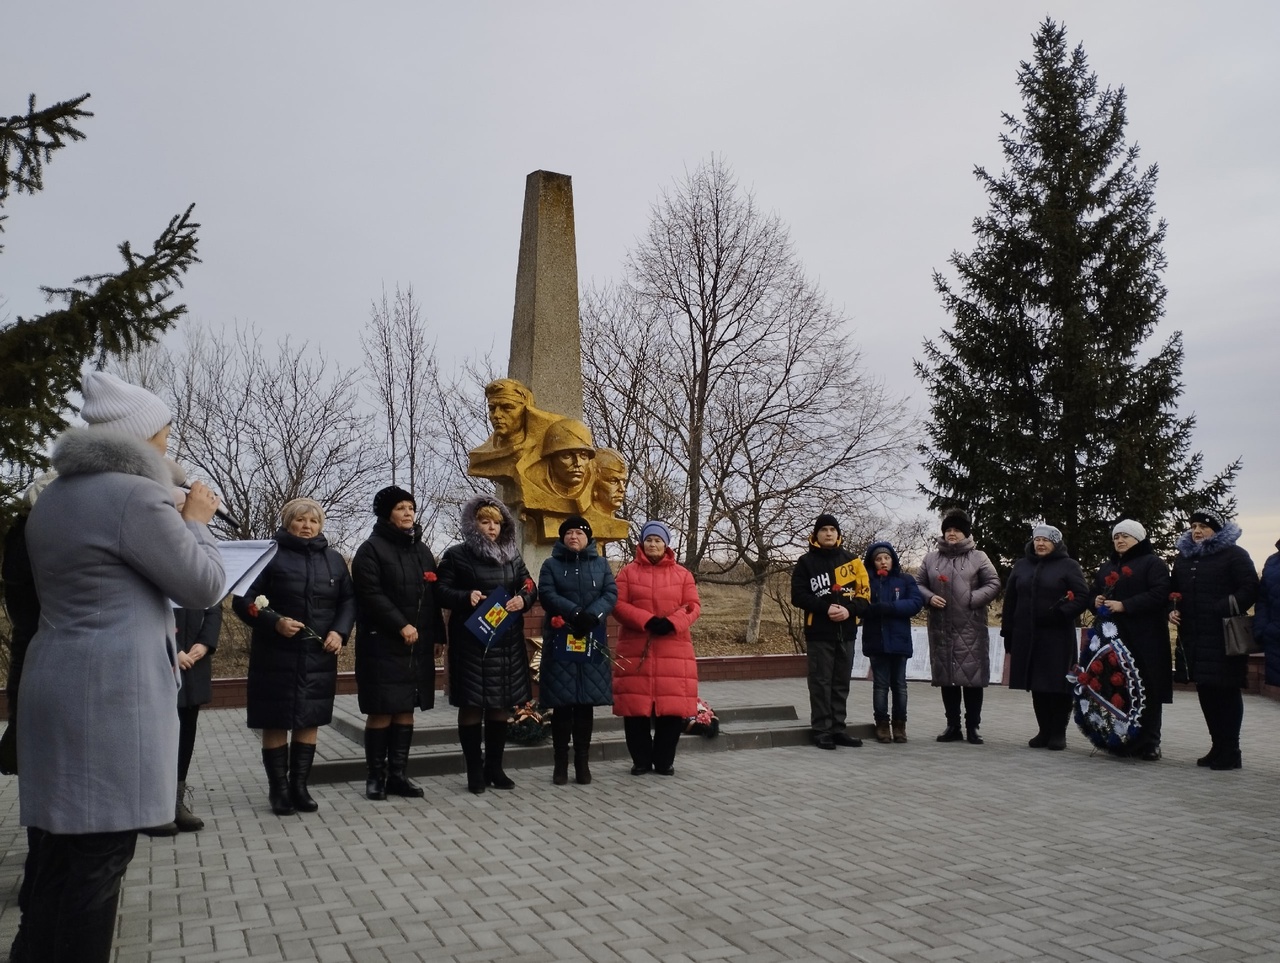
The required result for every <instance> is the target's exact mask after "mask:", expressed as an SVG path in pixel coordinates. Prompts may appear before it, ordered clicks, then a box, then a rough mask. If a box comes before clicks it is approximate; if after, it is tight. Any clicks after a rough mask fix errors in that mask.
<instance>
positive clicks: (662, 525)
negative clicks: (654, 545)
mask: <svg viewBox="0 0 1280 963" xmlns="http://www.w3.org/2000/svg"><path fill="white" fill-rule="evenodd" d="M650 535H657V536H658V537H659V538H660V539H662V544H663V545H667V546H669V545H670V544H671V529H670V528H668V527H667V523H666V522H660V521H658V520H657V519H656V518H655V519H653V520H652V521H648V522H645V523H644V527H643V528H642V529H640V541H642V542H643V541H644V540H645V539H646V538H648V537H649V536H650Z"/></svg>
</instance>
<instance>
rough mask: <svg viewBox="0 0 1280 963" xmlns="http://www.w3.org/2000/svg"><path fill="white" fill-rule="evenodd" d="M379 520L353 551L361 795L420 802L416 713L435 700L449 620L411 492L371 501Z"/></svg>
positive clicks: (396, 490)
mask: <svg viewBox="0 0 1280 963" xmlns="http://www.w3.org/2000/svg"><path fill="white" fill-rule="evenodd" d="M373 514H374V516H375V517H376V518H377V521H376V522H374V525H373V531H372V532H371V533H370V535H369V538H368V539H366V540H365V542H364V543H363V544H361V546H360V547H359V548H358V549H356V555H355V558H354V559H352V561H351V577H352V579H354V581H355V587H356V617H357V622H358V630H357V632H356V692H357V696H358V699H359V705H360V711H361V712H363V713H364V714H365V727H364V759H365V767H366V771H367V772H366V778H365V786H364V794H365V797H366V798H368V799H375V800H383V799H386V798H387V796H404V797H406V798H410V799H419V798H421V797H422V796H423V795H425V793H424V792H423V789H422V787H421V786H419V785H418V784H417V783H415V782H413V781H412V780H411V779H409V776H408V772H407V770H408V766H409V749H410V747H411V746H412V745H413V712H414V710H415V709H430V708H431V707H432V706H434V705H435V702H436V656H437V655H438V654H439V652H440V646H441V645H442V644H443V643H444V618H443V616H442V615H441V613H440V595H439V591H438V584H437V579H438V575H437V573H436V558H435V555H433V554H432V552H431V548H430V546H428V545H426V544H425V543H424V542H423V541H422V526H421V525H419V524H418V522H417V503H416V502H415V501H414V498H413V494H412V493H411V492H408V491H405V489H403V488H400V487H398V486H396V485H390V486H388V487H386V488H384V489H382V490H381V491H379V492H378V493H377V494H376V495H375V496H374V497H373Z"/></svg>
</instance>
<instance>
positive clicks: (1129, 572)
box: [1120, 565, 1133, 578]
mask: <svg viewBox="0 0 1280 963" xmlns="http://www.w3.org/2000/svg"><path fill="white" fill-rule="evenodd" d="M1120 574H1121V575H1123V576H1125V577H1126V578H1128V577H1129V576H1130V575H1132V574H1133V569H1131V568H1130V567H1129V566H1128V565H1126V566H1125V567H1124V568H1122V569H1120Z"/></svg>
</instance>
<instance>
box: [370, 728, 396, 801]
mask: <svg viewBox="0 0 1280 963" xmlns="http://www.w3.org/2000/svg"><path fill="white" fill-rule="evenodd" d="M389 738H390V735H389V733H388V732H387V729H386V728H382V729H369V728H366V729H365V730H364V764H365V767H366V768H367V769H368V776H367V777H366V778H365V783H364V794H365V797H366V798H368V799H386V798H387V740H388V739H389Z"/></svg>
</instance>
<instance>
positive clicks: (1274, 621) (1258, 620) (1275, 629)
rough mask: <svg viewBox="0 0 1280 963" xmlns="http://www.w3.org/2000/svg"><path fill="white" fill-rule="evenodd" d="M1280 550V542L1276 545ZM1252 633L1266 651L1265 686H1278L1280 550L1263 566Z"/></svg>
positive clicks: (1279, 668) (1279, 667)
mask: <svg viewBox="0 0 1280 963" xmlns="http://www.w3.org/2000/svg"><path fill="white" fill-rule="evenodd" d="M1276 548H1277V549H1280V542H1276ZM1253 634H1254V638H1256V639H1257V640H1258V644H1259V645H1261V646H1262V648H1263V651H1264V652H1266V656H1265V659H1266V666H1267V685H1280V551H1278V552H1276V553H1275V554H1274V555H1272V556H1271V557H1270V558H1268V559H1267V561H1266V563H1265V564H1264V565H1263V566H1262V580H1261V581H1260V582H1259V584H1258V601H1257V603H1256V604H1255V606H1254V609H1253Z"/></svg>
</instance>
